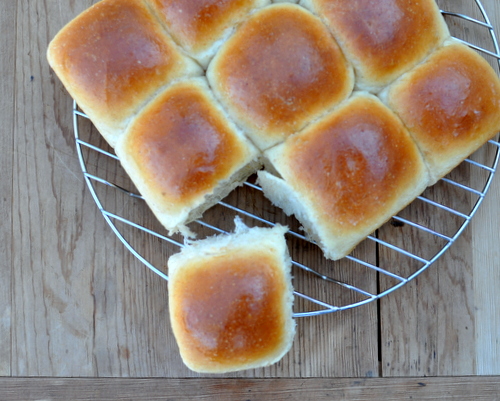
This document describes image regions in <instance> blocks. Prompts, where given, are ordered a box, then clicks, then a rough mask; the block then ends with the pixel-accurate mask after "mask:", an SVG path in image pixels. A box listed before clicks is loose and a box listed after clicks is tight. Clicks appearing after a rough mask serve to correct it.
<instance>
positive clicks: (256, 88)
mask: <svg viewBox="0 0 500 401" xmlns="http://www.w3.org/2000/svg"><path fill="white" fill-rule="evenodd" d="M207 78H208V80H209V82H210V84H211V86H212V88H213V90H214V92H215V94H216V96H217V97H218V98H219V99H220V100H221V102H222V103H223V105H224V106H225V107H226V108H227V110H228V111H229V113H230V115H231V116H232V117H233V118H235V120H236V121H237V123H238V124H239V125H240V126H241V127H242V128H243V129H244V130H245V132H246V133H247V134H248V135H249V136H250V138H251V140H252V141H253V142H254V143H255V144H256V145H257V147H259V148H260V149H266V148H268V147H270V146H272V145H274V144H276V143H278V142H281V141H283V140H284V139H285V138H286V137H287V136H288V135H290V134H292V133H294V132H296V131H298V130H300V129H301V128H302V127H303V126H304V125H306V124H307V123H308V122H310V121H311V120H312V119H314V118H316V117H318V116H319V115H321V114H323V113H325V112H326V111H327V110H328V109H330V108H332V107H333V106H335V105H336V104H338V103H339V102H340V101H342V100H344V99H345V98H347V97H348V96H349V94H350V93H351V91H352V88H353V85H354V75H353V71H352V68H351V67H350V65H349V63H348V62H347V60H346V59H345V57H344V55H343V54H342V52H341V50H340V48H339V47H338V45H337V43H336V42H335V40H334V38H333V37H332V35H331V34H330V32H329V31H328V29H327V28H326V27H325V26H324V24H323V23H322V22H321V21H320V20H319V19H318V18H317V17H315V16H313V15H312V14H311V13H310V12H309V11H307V10H305V9H304V8H302V7H299V6H297V5H294V4H285V3H281V4H274V5H271V6H269V7H266V8H264V9H262V10H259V11H257V12H255V13H254V14H253V15H251V16H250V17H249V19H248V20H247V21H246V22H245V23H243V24H242V25H241V26H240V27H239V28H238V30H237V31H236V33H235V34H234V35H233V36H232V37H231V38H230V39H229V40H228V41H227V42H226V43H224V45H223V46H222V47H221V49H220V50H219V51H218V52H217V55H216V56H215V58H214V59H213V60H212V62H211V63H210V65H209V67H208V70H207Z"/></svg>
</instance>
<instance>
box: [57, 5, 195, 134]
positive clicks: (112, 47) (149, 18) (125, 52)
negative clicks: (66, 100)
mask: <svg viewBox="0 0 500 401" xmlns="http://www.w3.org/2000/svg"><path fill="white" fill-rule="evenodd" d="M48 58H49V61H50V64H51V66H52V68H53V69H54V70H55V72H56V73H57V75H58V76H59V77H60V79H61V81H62V82H63V83H64V84H65V86H66V88H67V89H68V91H69V92H70V94H71V95H72V96H73V97H74V98H75V100H76V101H77V102H78V103H79V105H80V106H81V107H82V108H83V109H84V111H85V112H87V114H89V116H91V118H92V119H93V121H94V122H95V123H96V125H98V128H99V125H102V126H104V127H106V128H109V129H110V130H112V129H113V128H115V127H116V126H118V127H119V128H120V129H121V130H123V128H124V127H123V124H122V123H123V121H124V120H126V119H127V118H129V117H130V116H131V114H132V113H134V112H135V111H136V110H137V109H138V107H139V106H140V105H141V104H143V103H144V102H145V101H146V100H147V99H148V98H150V97H151V96H152V95H153V93H154V92H156V91H157V90H158V89H159V88H160V87H161V86H163V85H165V84H166V83H168V82H169V81H171V80H172V79H174V78H178V77H180V76H183V75H193V73H201V69H200V68H199V67H196V65H195V64H194V62H193V61H191V60H188V59H187V58H186V56H184V55H182V54H181V53H180V51H179V49H178V48H177V47H176V46H175V44H174V43H173V41H172V40H171V39H170V38H169V37H168V36H167V35H166V34H165V32H164V31H163V29H162V28H161V26H160V24H159V23H158V22H157V20H156V18H155V17H154V16H153V15H152V14H151V13H150V12H149V11H148V8H147V7H146V5H145V4H144V3H143V2H141V1H133V0H120V1H117V0H104V1H101V2H99V3H97V4H96V5H94V6H93V7H91V8H89V9H88V10H86V11H85V12H83V13H82V14H80V15H79V16H78V17H77V18H75V19H74V20H73V21H72V22H70V23H69V24H68V25H67V26H66V27H65V28H63V30H61V32H60V33H59V34H58V35H57V36H56V37H55V38H54V40H53V41H52V42H51V44H50V47H49V50H48ZM103 134H104V135H106V132H104V133H103ZM112 142H114V141H113V140H112Z"/></svg>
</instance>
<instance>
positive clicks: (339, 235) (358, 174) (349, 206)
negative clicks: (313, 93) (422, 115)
mask: <svg viewBox="0 0 500 401" xmlns="http://www.w3.org/2000/svg"><path fill="white" fill-rule="evenodd" d="M265 155H266V156H267V157H268V158H269V160H270V162H271V163H272V165H273V167H274V168H275V169H276V170H277V172H278V173H279V174H280V175H281V177H277V176H275V175H273V174H271V173H269V172H266V171H259V173H258V175H259V182H260V184H261V186H262V188H263V190H264V194H265V195H266V197H268V198H269V199H270V200H271V201H272V202H273V203H274V204H275V205H276V206H279V207H281V208H282V209H283V210H284V211H285V213H287V214H289V215H290V214H294V215H295V216H296V217H297V219H298V220H299V221H300V222H301V223H302V225H303V226H304V228H305V230H306V232H307V233H308V235H309V236H310V237H311V238H312V239H314V240H315V241H316V242H317V244H318V245H319V246H320V247H321V249H322V250H323V252H324V254H325V256H326V257H327V258H330V259H334V260H336V259H340V258H342V257H344V256H346V255H347V254H348V253H349V252H350V251H351V250H352V249H353V248H354V247H355V245H356V244H358V243H359V242H360V241H361V240H363V239H364V238H365V237H366V236H367V235H369V234H371V233H372V232H373V231H374V230H375V229H376V228H378V227H379V226H381V225H382V224H383V223H384V222H385V221H387V220H388V219H389V218H391V217H392V216H393V215H394V214H396V213H397V212H398V211H399V210H401V209H402V208H403V207H405V206H406V205H407V204H409V203H410V202H411V201H412V200H413V199H414V198H415V197H417V196H418V195H420V193H421V192H423V191H424V189H425V188H426V187H427V184H428V182H429V178H428V172H427V170H426V167H425V165H424V163H423V160H422V157H421V155H420V153H419V150H418V148H417V146H416V145H415V143H414V142H413V140H412V138H411V137H410V135H409V134H408V132H407V131H406V129H405V127H404V126H403V124H402V123H401V121H400V120H399V119H398V118H397V117H396V115H394V113H392V112H391V111H390V110H389V109H388V108H387V107H386V106H384V105H383V104H382V102H380V100H378V99H377V98H376V97H375V96H373V95H369V94H359V93H357V94H355V95H353V97H351V98H350V99H349V100H348V101H346V102H345V103H343V104H342V105H340V106H339V107H338V108H336V109H335V110H334V111H333V112H332V113H330V114H328V115H327V116H325V117H324V118H322V119H320V120H319V121H317V122H316V123H314V124H312V125H310V126H308V127H307V128H306V129H305V130H304V131H302V132H300V133H298V134H296V135H294V136H292V137H290V138H288V139H287V141H286V142H284V143H283V144H281V145H278V146H275V147H274V148H271V149H269V150H268V151H266V152H265Z"/></svg>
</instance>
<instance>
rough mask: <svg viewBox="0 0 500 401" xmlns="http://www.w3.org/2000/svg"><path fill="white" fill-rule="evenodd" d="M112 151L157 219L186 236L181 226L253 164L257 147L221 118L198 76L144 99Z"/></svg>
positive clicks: (231, 186) (239, 181)
mask: <svg viewBox="0 0 500 401" xmlns="http://www.w3.org/2000/svg"><path fill="white" fill-rule="evenodd" d="M116 153H117V155H118V157H119V158H120V161H121V163H122V165H123V167H124V168H125V170H126V171H127V173H128V174H129V175H130V177H131V178H132V180H133V181H134V183H135V185H136V186H137V189H138V190H139V192H140V193H141V194H142V195H143V196H144V198H145V200H146V202H147V203H148V204H149V206H150V208H151V210H152V211H153V212H154V213H155V215H156V216H157V217H158V219H159V220H160V222H161V223H162V224H163V225H164V226H165V227H166V228H167V229H168V230H170V231H171V232H176V231H181V232H183V233H184V234H188V235H189V231H188V230H187V229H186V228H185V224H187V223H189V222H191V221H192V220H194V219H196V218H198V217H200V216H201V214H202V212H203V211H205V210H206V209H207V208H208V207H211V206H213V205H214V204H215V203H217V202H218V201H219V200H220V199H222V198H223V197H224V196H226V195H227V194H228V193H229V192H230V191H231V190H233V189H234V188H235V187H236V186H237V185H240V184H242V183H243V182H244V181H245V180H246V179H247V178H248V176H249V175H250V174H252V173H253V172H254V171H255V170H256V169H257V168H258V166H259V164H258V154H257V150H256V149H255V147H254V146H253V145H252V144H251V143H250V142H249V141H248V140H247V139H246V138H245V137H244V136H243V135H242V134H241V133H240V132H239V131H238V129H237V128H236V127H235V126H234V124H233V123H231V122H230V121H229V120H228V119H227V118H226V116H225V113H224V111H223V110H222V109H221V107H220V106H219V105H218V103H217V101H216V100H215V99H214V97H213V95H212V94H211V92H210V90H209V89H208V85H207V83H206V80H205V79H204V78H193V79H190V80H187V81H181V82H179V83H177V84H174V85H172V86H171V87H169V88H167V89H166V90H165V91H164V92H162V93H161V94H160V95H159V96H158V97H156V98H155V99H154V100H153V101H152V102H150V103H149V104H148V105H147V106H146V107H145V108H144V109H143V110H142V111H141V113H140V114H139V115H138V116H137V117H136V118H134V119H133V121H132V122H131V124H130V127H129V129H128V130H127V132H126V133H125V135H124V136H123V137H122V138H120V140H119V141H118V144H117V147H116Z"/></svg>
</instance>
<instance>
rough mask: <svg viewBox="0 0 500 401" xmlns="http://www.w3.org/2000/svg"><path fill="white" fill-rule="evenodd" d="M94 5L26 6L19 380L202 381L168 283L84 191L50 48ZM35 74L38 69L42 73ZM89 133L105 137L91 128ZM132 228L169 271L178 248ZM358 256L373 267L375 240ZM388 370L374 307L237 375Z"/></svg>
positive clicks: (243, 201) (313, 284)
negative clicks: (183, 350) (189, 364)
mask: <svg viewBox="0 0 500 401" xmlns="http://www.w3.org/2000/svg"><path fill="white" fill-rule="evenodd" d="M93 2H94V1H90V0H89V1H87V2H79V3H78V4H77V5H75V4H66V3H65V4H62V3H60V2H58V1H56V0H50V1H47V2H44V3H41V2H29V1H27V0H25V1H23V2H21V3H20V4H22V5H21V6H20V7H21V11H20V21H19V26H20V28H19V34H18V36H19V37H20V38H21V39H20V40H19V42H18V49H19V51H18V54H19V56H18V63H19V65H22V66H23V68H22V69H21V70H20V72H19V75H20V77H21V78H20V79H19V80H18V82H19V83H18V86H17V88H16V90H17V91H18V92H19V93H20V100H19V101H20V103H22V104H24V105H25V109H23V110H20V111H19V112H18V114H17V117H16V118H17V122H16V127H17V128H16V138H17V140H16V147H15V148H16V154H15V156H14V167H15V170H16V173H15V175H14V181H15V187H16V194H15V202H14V203H15V211H16V218H15V223H14V224H15V231H16V232H18V233H19V234H18V235H17V237H16V245H15V249H14V251H15V254H16V261H15V264H16V265H19V266H23V268H22V269H19V270H17V271H16V273H15V294H14V309H15V311H14V316H15V327H14V328H13V336H14V360H15V366H14V371H13V374H14V375H27V376H32V375H57V376H70V375H71V376H136V377H146V376H167V377H196V376H199V375H197V374H195V373H193V372H190V371H189V370H188V369H187V368H186V367H184V365H183V364H182V362H181V360H180V356H179V354H178V350H177V346H176V344H175V340H174V338H173V335H172V333H171V330H170V325H169V321H168V309H167V288H166V282H164V281H163V280H161V279H160V278H159V277H157V276H156V275H155V274H153V273H152V272H150V271H148V270H147V269H146V268H145V267H144V266H142V265H141V264H140V263H139V262H137V261H136V260H135V258H134V257H133V256H132V255H131V254H130V253H129V252H128V251H126V250H125V249H124V247H123V245H122V244H121V243H120V242H119V241H118V240H117V239H116V238H115V236H114V234H113V233H112V231H111V230H110V228H109V227H107V226H106V225H105V223H104V220H103V219H102V217H101V216H100V214H99V213H98V211H97V208H96V207H95V205H94V204H93V201H92V200H91V198H90V196H89V193H88V191H87V189H86V188H85V184H84V183H83V180H82V175H81V171H80V167H79V165H78V163H77V158H76V153H75V150H74V148H73V146H74V139H73V138H72V131H73V130H72V126H71V113H70V109H69V106H70V99H69V97H68V96H67V94H66V92H65V90H64V88H62V86H61V84H60V83H59V81H58V80H57V78H56V77H55V76H54V75H53V74H52V73H51V72H50V71H49V70H48V67H47V66H46V62H45V58H44V57H45V48H46V45H47V43H48V40H50V38H51V37H52V36H53V35H54V34H55V33H56V32H57V30H58V29H59V28H60V27H61V26H62V25H63V24H64V23H66V22H67V21H69V20H70V19H71V18H73V17H74V16H76V15H77V14H78V12H80V11H81V10H83V9H85V8H86V6H88V5H90V4H91V3H93ZM76 7H78V9H77V8H76ZM43 21H46V24H43V23H42V22H43ZM33 38H36V40H34V39H33ZM33 64H35V65H33ZM33 70H39V71H40V73H39V75H38V74H34V73H33V72H32V71H33ZM31 76H33V82H34V84H33V85H32V87H31V89H30V88H28V89H26V88H25V83H24V82H23V79H24V78H26V77H30V80H31ZM49 78H50V80H49ZM81 130H82V131H85V132H87V131H88V133H89V134H90V135H93V136H94V137H95V136H96V135H97V133H96V132H95V130H93V129H92V128H91V127H90V126H89V125H88V124H86V123H85V122H82V127H81ZM35 133H38V134H37V135H36V134H35ZM98 141H100V145H103V143H102V140H100V139H98ZM103 146H104V145H103ZM89 157H90V159H89V160H90V161H89V164H90V165H92V167H95V169H98V170H99V171H101V172H103V171H104V175H105V176H106V177H107V178H109V179H111V180H113V181H115V182H119V183H121V184H123V185H125V186H126V185H130V183H127V181H128V179H127V177H126V176H125V174H124V172H123V170H122V169H121V168H119V167H118V166H117V164H116V163H115V162H113V161H112V160H109V159H107V158H106V157H103V156H95V155H94V156H92V155H91V156H89ZM24 177H27V180H25V181H23V178H24ZM98 191H100V194H101V196H102V200H103V202H105V204H106V206H107V207H109V208H110V209H111V210H113V211H118V212H121V213H123V214H125V215H127V216H129V217H131V218H132V219H133V220H134V221H139V222H141V224H145V225H146V226H152V227H156V228H158V223H157V222H156V220H155V219H154V218H153V217H152V215H151V213H150V212H149V211H148V210H147V208H146V207H145V206H144V204H143V203H142V202H141V201H138V200H133V199H131V198H129V197H123V196H122V195H121V194H117V193H116V191H115V192H113V191H108V192H106V191H107V188H99V189H98ZM235 196H236V199H234V201H235V203H236V204H238V205H240V206H242V205H247V204H249V203H250V204H252V203H253V202H256V200H255V199H253V197H252V196H253V195H251V194H250V192H242V193H240V194H237V195H235ZM268 206H269V205H268ZM266 213H272V212H266ZM212 216H213V219H214V221H215V222H216V223H217V225H219V224H222V225H226V226H231V224H230V223H231V220H232V218H231V219H229V220H228V218H227V216H226V215H220V214H217V211H215V212H214V213H212ZM274 217H276V216H274ZM274 217H273V218H274ZM37 221H40V225H39V224H38V223H37ZM123 231H124V233H125V235H126V237H127V239H128V240H130V242H131V243H132V244H133V245H134V246H137V247H138V248H140V249H141V251H144V252H146V253H149V254H150V255H149V256H150V257H151V258H152V259H153V260H154V261H155V264H156V265H158V266H159V267H164V266H165V264H166V260H167V258H168V256H169V255H170V254H172V253H173V252H176V251H177V250H178V249H177V248H176V247H175V246H165V245H161V246H158V244H157V243H155V242H154V241H151V238H146V237H145V236H143V235H140V234H138V233H137V232H133V231H130V232H129V230H128V229H126V228H125V229H123ZM291 247H292V248H293V249H292V252H294V253H295V256H297V257H299V258H302V259H303V260H306V261H307V262H308V263H317V262H318V261H319V264H321V266H315V267H316V268H318V269H323V270H324V272H328V269H329V268H330V267H329V265H327V264H326V263H324V261H323V259H322V257H321V255H320V252H319V250H318V249H312V248H311V249H306V250H304V249H298V248H297V247H296V246H295V245H294V244H291ZM358 252H360V253H363V254H364V257H365V258H368V259H369V260H371V261H374V257H375V247H374V246H373V244H366V245H364V246H363V247H360V250H359V251H358ZM337 270H338V271H337V273H338V274H339V277H340V278H341V279H342V280H345V281H352V280H355V277H356V274H357V273H356V272H355V271H354V270H353V269H349V268H348V269H346V270H345V271H340V270H339V269H337ZM294 274H295V275H297V276H298V275H301V274H302V273H301V272H300V271H297V272H295V273H294ZM374 277H375V275H374V274H373V273H371V276H370V274H365V275H363V276H361V278H360V279H358V281H359V283H358V284H359V285H361V286H363V287H364V288H365V289H366V290H368V291H372V292H373V291H375V289H376V288H375V287H376V281H375V280H374ZM297 282H300V284H299V287H300V290H301V291H304V292H306V293H309V294H313V295H314V294H316V295H317V296H323V295H324V296H325V297H326V298H327V299H328V298H329V297H333V296H336V295H335V294H336V291H335V290H333V291H331V290H330V289H329V288H328V287H325V286H324V283H323V281H322V280H318V279H317V278H314V277H311V276H308V275H306V274H304V275H303V277H301V278H300V280H299V279H298V278H297ZM332 294H333V295H332ZM350 297H351V295H339V300H343V301H347V302H349V300H350V299H351V298H350ZM298 303H300V301H298ZM325 355H328V357H327V358H325ZM378 371H379V367H378V348H377V313H376V305H375V304H373V305H370V306H369V307H365V308H362V309H361V308H360V309H356V310H354V311H349V312H345V313H342V314H331V315H328V316H322V317H319V318H314V319H300V320H299V322H298V335H297V339H296V342H295V344H294V348H293V349H292V351H291V352H290V353H289V354H288V355H287V356H286V357H285V358H284V359H283V360H282V361H281V362H280V363H278V364H276V365H274V366H272V367H268V368H263V369H257V370H253V371H247V372H240V373H237V374H233V375H227V377H282V376H284V377H293V376H323V377H327V376H351V377H352V376H361V377H364V376H377V375H378Z"/></svg>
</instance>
